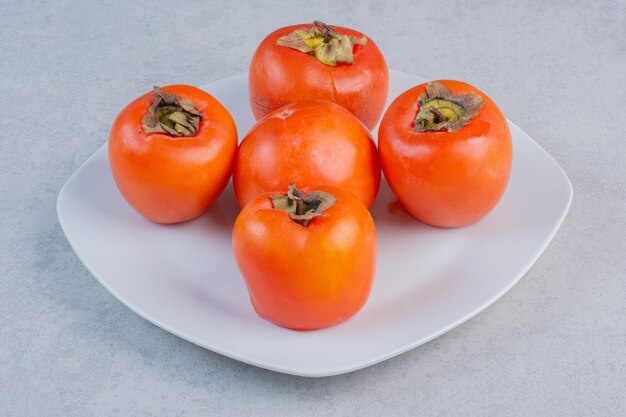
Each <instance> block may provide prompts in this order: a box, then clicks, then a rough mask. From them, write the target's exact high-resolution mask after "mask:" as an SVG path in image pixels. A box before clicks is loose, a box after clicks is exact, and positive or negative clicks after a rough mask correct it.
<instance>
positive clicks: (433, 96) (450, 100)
mask: <svg viewBox="0 0 626 417" xmlns="http://www.w3.org/2000/svg"><path fill="white" fill-rule="evenodd" d="M417 103H418V104H419V106H420V110H419V112H418V113H417V117H416V118H415V127H414V129H413V130H415V131H416V132H429V131H437V130H447V131H448V132H454V131H457V130H459V129H460V128H462V127H463V126H465V125H467V124H469V122H470V119H471V118H472V117H475V116H476V115H477V114H478V112H479V111H480V109H481V108H482V107H483V104H484V100H483V98H482V97H481V96H479V95H478V94H473V93H471V94H457V95H453V94H452V91H450V89H449V88H447V87H444V86H443V85H442V84H441V83H439V82H437V81H431V82H429V83H427V84H426V92H425V93H422V94H421V95H420V96H419V98H418V99H417Z"/></svg>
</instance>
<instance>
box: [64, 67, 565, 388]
mask: <svg viewBox="0 0 626 417" xmlns="http://www.w3.org/2000/svg"><path fill="white" fill-rule="evenodd" d="M390 77H391V88H390V100H391V99H393V98H394V97H396V96H397V95H398V94H399V93H401V92H402V91H404V90H405V89H407V88H409V87H412V86H414V85H416V84H419V83H422V82H424V81H425V80H424V79H423V78H420V77H416V76H414V75H409V74H405V73H400V72H397V71H391V72H390ZM203 88H204V89H205V90H206V91H208V92H210V93H211V94H213V95H214V96H215V97H216V98H217V99H219V100H220V101H221V102H222V103H224V105H225V106H226V107H227V108H228V109H229V110H230V112H231V113H232V115H233V117H234V118H235V120H236V121H237V128H238V131H239V133H240V136H241V137H243V134H245V133H246V132H247V130H248V129H249V128H250V126H252V123H253V118H252V114H251V112H250V109H249V107H248V95H247V94H248V89H247V76H246V74H240V75H237V76H234V77H231V78H228V79H224V80H221V81H216V82H213V83H211V84H208V85H206V86H204V87H203ZM509 123H510V122H509ZM510 126H511V133H512V136H513V152H514V157H513V171H512V174H511V181H510V184H509V186H508V189H507V191H506V193H505V194H504V197H503V198H502V200H501V201H500V203H499V204H498V205H497V207H496V208H495V209H494V210H493V211H492V212H491V213H490V214H489V215H488V216H487V217H486V218H485V219H483V220H482V221H480V222H478V223H477V224H475V225H473V226H470V227H466V228H462V229H455V230H445V229H436V228H431V227H427V226H425V225H422V224H420V223H419V222H417V221H415V220H413V219H412V218H410V217H409V216H408V215H407V214H402V213H401V214H391V213H390V212H388V210H387V205H388V204H389V203H391V202H392V201H394V200H395V199H394V196H393V194H392V193H391V191H390V190H389V188H388V186H387V185H386V184H384V183H383V184H382V187H381V192H380V194H379V196H378V199H377V200H376V202H375V204H374V206H373V207H372V213H373V216H374V218H375V220H376V225H377V230H378V237H379V249H378V267H377V274H376V279H375V283H374V287H373V290H372V294H371V297H370V299H369V301H368V302H367V304H366V305H365V307H364V308H363V310H361V312H360V313H359V314H357V315H356V316H355V317H353V318H352V319H350V320H348V321H346V322H344V323H342V324H340V325H337V326H334V327H331V328H327V329H324V330H318V331H312V332H297V331H291V330H285V329H282V328H280V327H277V326H274V325H272V324H270V323H268V322H266V321H264V320H262V319H261V318H259V317H258V316H257V315H256V314H255V313H254V311H253V310H252V307H251V305H250V302H249V300H248V294H247V292H246V288H245V286H244V283H243V280H242V278H241V276H240V274H239V272H238V270H237V266H236V265H235V261H234V258H233V254H232V251H231V227H232V224H233V222H234V219H235V217H236V213H237V205H236V202H235V199H234V195H233V191H232V188H231V187H230V185H229V187H228V188H227V189H226V190H225V192H224V193H223V194H222V196H221V197H220V199H219V200H218V202H217V203H216V204H215V205H214V206H213V207H212V208H211V209H210V211H209V212H208V213H207V214H206V215H204V216H201V217H200V218H198V219H196V220H194V221H191V222H188V223H184V224H180V225H174V226H160V225H157V224H153V223H150V222H148V221H146V220H144V219H143V218H142V217H140V216H139V215H138V214H136V213H135V212H134V211H133V210H132V209H131V208H130V207H129V206H128V205H127V204H126V202H125V201H124V200H123V198H122V196H121V195H120V194H119V192H118V191H117V188H116V187H115V184H114V182H113V178H112V176H111V172H110V170H109V164H108V160H107V149H106V145H105V146H103V147H102V148H100V149H99V150H98V151H97V152H96V153H95V154H93V155H92V156H91V157H90V158H89V159H88V160H87V162H85V163H84V164H83V165H82V166H81V167H80V168H79V169H78V170H77V171H76V173H74V175H73V176H72V177H71V178H70V179H69V180H68V181H67V183H66V184H65V186H64V187H63V189H62V190H61V192H60V194H59V198H58V201H57V212H58V216H59V222H60V224H61V227H62V228H63V231H64V232H65V235H66V236H67V239H68V241H69V242H70V244H71V245H72V247H73V248H74V250H75V251H76V253H77V254H78V257H79V258H80V259H81V261H82V262H83V263H84V264H85V266H86V267H87V268H88V269H89V271H91V273H92V274H93V275H94V276H95V277H96V278H97V279H98V281H100V283H101V284H102V285H103V286H104V287H105V288H106V289H107V290H109V291H110V292H111V294H113V295H114V296H115V297H117V298H118V299H119V300H120V301H121V302H122V303H124V304H125V305H127V306H128V307H129V308H130V309H131V310H133V311H135V312H136V313H137V314H139V315H141V316H142V317H144V318H145V319H147V320H149V321H151V322H152V323H154V324H156V325H157V326H160V327H162V328H163V329H165V330H167V331H169V332H172V333H174V334H175V335H178V336H180V337H182V338H184V339H186V340H189V341H190V342H193V343H196V344H198V345H200V346H203V347H205V348H207V349H210V350H212V351H215V352H218V353H221V354H223V355H226V356H229V357H231V358H234V359H238V360H240V361H243V362H246V363H249V364H252V365H256V366H260V367H263V368H267V369H272V370H275V371H279V372H284V373H289V374H295V375H304V376H327V375H335V374H341V373H344V372H350V371H354V370H356V369H359V368H363V367H366V366H368V365H372V364H374V363H377V362H380V361H383V360H385V359H388V358H390V357H392V356H395V355H398V354H400V353H402V352H405V351H407V350H409V349H412V348H414V347H416V346H418V345H420V344H422V343H425V342H427V341H429V340H431V339H433V338H435V337H437V336H439V335H441V334H442V333H445V332H446V331H448V330H450V329H452V328H454V327H455V326H458V325H459V324H461V323H463V322H464V321H465V320H468V319H469V318H471V317H472V316H474V315H475V314H477V313H479V312H480V311H482V310H483V309H485V308H486V307H487V306H489V305H490V304H491V303H493V302H494V301H496V300H497V299H498V298H500V297H501V296H502V295H503V294H504V293H505V292H506V291H508V290H509V289H510V288H511V287H512V286H513V285H514V284H515V283H516V282H517V281H518V280H519V279H520V278H521V277H522V276H523V275H524V274H525V273H526V271H528V269H529V268H530V267H531V265H532V264H533V263H534V262H535V261H536V260H537V258H538V257H539V255H540V254H541V253H542V252H543V250H544V249H545V248H546V246H547V245H548V243H549V242H550V240H551V239H552V237H553V236H554V234H555V233H556V231H557V229H558V228H559V226H560V224H561V222H562V221H563V218H564V216H565V214H566V213H567V210H568V208H569V205H570V202H571V199H572V186H571V184H570V182H569V180H568V178H567V176H566V175H565V173H564V172H563V170H562V169H561V168H560V167H559V166H558V165H557V163H556V162H555V161H554V160H553V159H552V158H551V157H550V156H549V155H548V154H547V153H546V152H545V151H543V150H542V149H541V148H540V147H539V146H538V145H537V144H536V143H535V142H534V141H533V140H532V139H531V138H530V137H528V135H526V134H525V133H524V132H522V131H521V130H520V129H519V128H518V127H517V126H516V125H515V124H513V123H510ZM103 139H104V138H103Z"/></svg>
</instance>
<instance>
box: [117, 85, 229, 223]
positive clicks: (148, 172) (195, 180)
mask: <svg viewBox="0 0 626 417" xmlns="http://www.w3.org/2000/svg"><path fill="white" fill-rule="evenodd" d="M236 150H237V129H236V127H235V122H234V121H233V118H232V117H231V115H230V113H229V112H228V110H226V108H225V107H224V106H223V105H222V104H221V103H220V102H219V101H218V100H217V99H215V98H214V97H213V96H211V95H210V94H208V93H206V92H204V91H202V90H200V89H198V88H195V87H191V86H188V85H171V86H167V87H163V88H158V87H155V88H154V91H152V92H151V93H148V94H145V95H143V96H141V97H139V98H138V99H136V100H134V101H133V102H131V103H130V104H129V105H128V106H127V107H126V108H125V109H124V110H122V112H121V113H120V114H119V116H118V117H117V119H116V120H115V122H114V124H113V127H112V128H111V133H110V136H109V162H110V165H111V171H112V173H113V178H114V179H115V183H116V184H117V187H118V188H119V190H120V192H121V193H122V195H123V196H124V198H125V199H126V201H127V202H128V203H129V204H130V205H131V206H132V207H133V208H134V209H135V210H136V211H137V212H139V213H140V214H141V215H142V216H144V217H146V218H147V219H149V220H152V221H154V222H157V223H178V222H183V221H186V220H190V219H193V218H194V217H197V216H199V215H200V214H202V213H204V212H205V211H206V210H207V209H208V208H209V206H210V205H211V204H212V203H213V202H214V201H215V200H216V199H217V197H218V196H219V195H220V194H221V192H222V191H223V190H224V187H225V186H226V184H227V182H228V179H229V178H230V174H231V172H232V165H233V159H234V156H235V152H236Z"/></svg>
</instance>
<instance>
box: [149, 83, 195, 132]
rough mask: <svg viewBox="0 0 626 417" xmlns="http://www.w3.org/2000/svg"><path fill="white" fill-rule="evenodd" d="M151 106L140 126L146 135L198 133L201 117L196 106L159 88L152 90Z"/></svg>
mask: <svg viewBox="0 0 626 417" xmlns="http://www.w3.org/2000/svg"><path fill="white" fill-rule="evenodd" d="M152 100H153V101H152V105H151V106H149V107H148V113H147V114H146V115H144V116H143V118H142V120H141V124H142V126H143V131H144V132H146V133H166V134H168V135H172V136H193V135H195V134H196V133H197V132H198V126H199V125H200V120H202V115H201V114H200V112H199V111H198V108H197V107H196V105H195V104H194V103H193V102H192V101H191V100H187V99H186V98H180V97H178V96H177V95H175V94H172V93H168V92H167V91H164V90H162V89H161V88H159V87H156V86H155V87H154V90H152Z"/></svg>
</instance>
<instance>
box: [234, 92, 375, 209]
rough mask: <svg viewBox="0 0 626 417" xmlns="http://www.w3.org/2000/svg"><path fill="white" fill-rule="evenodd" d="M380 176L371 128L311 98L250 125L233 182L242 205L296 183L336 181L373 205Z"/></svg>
mask: <svg viewBox="0 0 626 417" xmlns="http://www.w3.org/2000/svg"><path fill="white" fill-rule="evenodd" d="M380 175H381V174H380V165H379V162H378V153H377V151H376V145H375V144H374V141H373V139H372V137H371V136H370V133H369V131H368V130H367V128H366V127H365V126H363V124H362V123H361V122H360V121H359V120H358V119H357V118H356V117H355V116H354V115H353V114H351V113H350V112H349V111H347V110H346V109H344V108H343V107H341V106H339V105H338V104H335V103H333V102H330V101H326V100H307V101H300V102H296V103H292V104H288V105H286V106H284V107H281V108H280V109H277V110H275V111H273V112H272V113H270V114H268V115H267V116H266V117H264V118H263V119H261V120H259V121H258V122H257V123H256V124H255V125H254V126H253V127H252V129H250V131H249V132H248V134H247V135H246V136H245V137H244V138H243V140H242V141H241V144H240V145H239V151H238V152H237V156H236V158H235V166H234V169H233V187H234V190H235V195H236V196H237V200H238V202H239V206H240V207H243V206H244V205H246V203H248V202H249V201H250V200H252V199H253V198H254V197H256V196H257V195H259V194H262V193H264V192H268V191H275V190H284V189H286V188H287V186H288V185H289V184H290V183H292V182H296V183H297V184H299V185H301V186H313V185H316V184H329V185H335V186H338V187H341V188H344V189H346V190H349V191H351V192H352V193H354V194H355V195H356V196H357V197H358V198H359V199H361V201H362V202H363V203H364V204H365V205H366V206H368V207H369V206H370V205H371V204H372V202H373V201H374V199H375V198H376V194H377V193H378V188H379V186H380Z"/></svg>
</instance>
